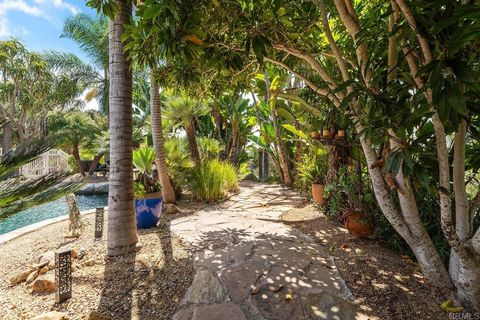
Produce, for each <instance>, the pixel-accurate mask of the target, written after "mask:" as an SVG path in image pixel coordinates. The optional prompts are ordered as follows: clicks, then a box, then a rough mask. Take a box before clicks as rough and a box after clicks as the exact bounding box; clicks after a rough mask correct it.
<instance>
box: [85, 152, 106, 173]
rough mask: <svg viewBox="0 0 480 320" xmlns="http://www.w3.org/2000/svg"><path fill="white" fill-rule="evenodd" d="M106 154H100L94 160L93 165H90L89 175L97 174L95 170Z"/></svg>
mask: <svg viewBox="0 0 480 320" xmlns="http://www.w3.org/2000/svg"><path fill="white" fill-rule="evenodd" d="M104 154H105V153H104V152H100V153H99V154H97V155H96V156H95V158H93V161H92V163H91V164H90V168H88V175H90V176H91V175H92V174H94V173H95V169H96V168H97V164H98V163H99V162H100V159H102V157H103V155H104Z"/></svg>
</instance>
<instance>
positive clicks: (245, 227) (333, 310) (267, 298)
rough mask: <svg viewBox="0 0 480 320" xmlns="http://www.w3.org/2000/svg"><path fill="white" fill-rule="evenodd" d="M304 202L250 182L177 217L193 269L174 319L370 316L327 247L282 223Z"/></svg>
mask: <svg viewBox="0 0 480 320" xmlns="http://www.w3.org/2000/svg"><path fill="white" fill-rule="evenodd" d="M304 205H306V200H305V199H304V198H302V197H300V196H299V195H298V194H296V193H295V192H293V191H291V190H289V189H283V188H282V187H280V186H278V185H268V184H259V183H250V184H249V185H244V186H242V188H241V192H240V193H239V194H238V195H236V196H234V197H232V198H231V199H230V200H228V201H227V202H224V203H222V204H221V205H217V206H213V207H209V208H207V209H204V210H201V211H198V212H196V213H195V214H194V215H190V216H187V217H182V218H179V219H175V220H173V221H172V222H171V225H170V229H171V232H172V233H173V234H175V235H177V236H180V237H181V238H183V239H184V240H185V241H187V242H189V243H190V244H191V245H192V248H193V250H194V260H195V271H196V274H195V278H194V280H193V283H192V285H191V287H190V288H189V290H188V292H187V294H186V296H185V297H184V299H183V301H182V307H181V309H180V310H179V311H178V312H177V313H176V314H175V316H174V318H173V319H174V320H187V319H188V320H190V319H191V320H194V319H195V320H225V319H227V320H245V319H255V320H257V319H258V320H260V319H288V320H295V319H339V320H340V319H341V320H348V319H363V318H366V317H365V316H364V315H363V314H361V313H360V312H359V310H358V308H357V305H355V304H353V303H352V302H351V301H352V300H353V298H352V296H351V293H350V292H349V290H348V288H347V287H346V286H345V283H344V281H343V280H342V278H341V277H340V275H339V273H338V271H337V268H336V266H335V263H334V261H333V259H332V258H331V257H330V256H329V254H328V252H327V251H326V249H325V248H324V247H322V246H321V245H318V244H316V243H315V242H314V241H313V240H312V239H311V238H310V237H308V236H307V235H305V234H303V233H301V232H300V231H298V230H296V229H293V228H291V227H289V226H287V225H285V224H283V223H282V222H281V215H282V214H283V213H284V212H286V211H288V210H290V209H292V208H294V207H302V206H304Z"/></svg>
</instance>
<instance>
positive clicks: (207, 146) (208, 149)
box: [197, 137, 223, 160]
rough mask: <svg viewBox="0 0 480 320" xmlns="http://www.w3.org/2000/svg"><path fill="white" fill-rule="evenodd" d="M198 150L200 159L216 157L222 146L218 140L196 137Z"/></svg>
mask: <svg viewBox="0 0 480 320" xmlns="http://www.w3.org/2000/svg"><path fill="white" fill-rule="evenodd" d="M197 145H198V152H199V153H200V158H201V159H202V160H207V159H218V156H219V155H220V152H221V151H222V150H223V147H222V146H221V145H220V142H218V140H216V139H213V138H208V137H199V138H197Z"/></svg>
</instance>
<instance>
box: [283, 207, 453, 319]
mask: <svg viewBox="0 0 480 320" xmlns="http://www.w3.org/2000/svg"><path fill="white" fill-rule="evenodd" d="M318 215H319V211H318V209H317V208H315V207H313V206H307V207H305V208H300V209H294V210H291V211H289V212H287V213H286V214H284V219H283V220H284V222H285V223H287V224H289V225H291V226H293V227H295V228H297V229H299V230H301V231H302V232H304V233H307V234H309V235H311V236H313V237H314V238H315V240H316V241H317V242H319V243H321V244H322V245H323V246H325V247H326V248H328V251H329V252H330V254H331V255H332V256H333V257H334V260H335V264H336V265H337V268H338V270H339V272H340V274H341V275H342V277H343V279H344V280H345V283H346V284H347V286H348V287H349V289H350V291H351V292H352V294H353V295H354V297H355V298H356V302H357V303H358V304H360V305H361V308H362V309H364V310H365V311H368V313H369V314H372V315H375V316H376V317H378V319H382V320H387V319H392V320H393V319H395V320H401V319H405V320H407V319H408V320H409V319H445V318H446V317H447V315H446V314H445V313H444V312H443V311H441V310H440V308H439V304H440V302H441V296H440V294H439V293H438V292H436V291H434V290H432V289H431V288H430V287H429V286H428V284H427V283H426V280H425V278H424V277H423V275H422V274H421V272H420V268H419V266H418V264H417V263H415V262H413V261H412V260H411V259H410V258H409V257H408V256H404V255H402V254H401V253H399V252H395V251H393V250H391V249H389V248H387V247H385V246H384V245H383V244H382V243H380V242H379V241H376V240H367V239H353V238H351V237H350V235H349V233H348V231H347V230H346V229H345V228H343V226H342V225H341V224H340V223H339V222H337V221H333V220H329V219H328V218H327V217H326V216H324V215H323V214H321V213H320V215H321V216H320V217H318ZM300 220H303V221H300Z"/></svg>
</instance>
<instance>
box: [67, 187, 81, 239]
mask: <svg viewBox="0 0 480 320" xmlns="http://www.w3.org/2000/svg"><path fill="white" fill-rule="evenodd" d="M65 198H66V199H67V203H68V211H69V220H70V223H69V225H68V235H67V238H78V237H80V236H81V235H82V232H83V224H82V217H81V215H80V211H79V210H78V205H77V198H76V197H75V194H73V193H70V194H68V195H67V196H66V197H65Z"/></svg>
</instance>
